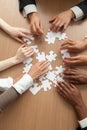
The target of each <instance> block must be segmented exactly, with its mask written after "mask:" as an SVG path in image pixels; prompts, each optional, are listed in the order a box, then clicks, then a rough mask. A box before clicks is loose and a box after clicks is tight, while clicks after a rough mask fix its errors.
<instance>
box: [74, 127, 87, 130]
mask: <svg viewBox="0 0 87 130" xmlns="http://www.w3.org/2000/svg"><path fill="white" fill-rule="evenodd" d="M76 130H87V127H85V128H83V129H81V128H80V127H78V128H77V129H76Z"/></svg>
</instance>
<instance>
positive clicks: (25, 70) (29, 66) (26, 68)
mask: <svg viewBox="0 0 87 130" xmlns="http://www.w3.org/2000/svg"><path fill="white" fill-rule="evenodd" d="M31 67H32V64H29V65H28V64H25V66H24V68H23V73H28V72H29V71H30V69H31Z"/></svg>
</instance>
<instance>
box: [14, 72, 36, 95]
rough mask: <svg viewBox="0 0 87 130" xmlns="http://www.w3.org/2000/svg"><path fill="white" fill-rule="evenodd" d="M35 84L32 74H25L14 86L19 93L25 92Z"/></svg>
mask: <svg viewBox="0 0 87 130" xmlns="http://www.w3.org/2000/svg"><path fill="white" fill-rule="evenodd" d="M32 85H33V79H32V78H31V76H30V75H28V74H25V75H24V76H23V77H22V78H21V79H20V80H19V81H18V82H17V83H15V84H14V85H13V88H15V90H16V91H17V92H18V93H19V94H22V93H24V92H25V91H26V90H27V89H28V88H29V87H31V86H32Z"/></svg>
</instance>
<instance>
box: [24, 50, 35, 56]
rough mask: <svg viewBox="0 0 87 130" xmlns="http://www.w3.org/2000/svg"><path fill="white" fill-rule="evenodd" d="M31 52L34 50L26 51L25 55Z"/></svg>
mask: <svg viewBox="0 0 87 130" xmlns="http://www.w3.org/2000/svg"><path fill="white" fill-rule="evenodd" d="M30 53H34V51H33V50H29V51H26V52H25V55H28V54H30Z"/></svg>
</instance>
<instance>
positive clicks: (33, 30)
mask: <svg viewBox="0 0 87 130" xmlns="http://www.w3.org/2000/svg"><path fill="white" fill-rule="evenodd" d="M31 31H32V33H33V34H37V31H36V27H35V24H33V25H32V26H31Z"/></svg>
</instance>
